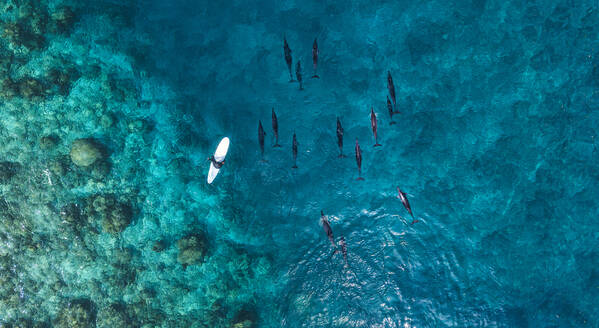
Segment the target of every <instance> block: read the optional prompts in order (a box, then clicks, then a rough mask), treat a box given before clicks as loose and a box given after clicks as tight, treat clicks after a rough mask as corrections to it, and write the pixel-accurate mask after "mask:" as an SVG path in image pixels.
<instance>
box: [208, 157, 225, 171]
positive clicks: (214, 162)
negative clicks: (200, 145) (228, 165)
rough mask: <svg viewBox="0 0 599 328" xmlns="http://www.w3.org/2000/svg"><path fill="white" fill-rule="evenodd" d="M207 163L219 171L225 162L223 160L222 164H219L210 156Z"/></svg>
mask: <svg viewBox="0 0 599 328" xmlns="http://www.w3.org/2000/svg"><path fill="white" fill-rule="evenodd" d="M208 160H209V161H211V162H212V165H214V167H215V168H217V169H220V168H221V167H223V165H225V161H224V160H223V161H222V162H219V161H217V160H215V159H214V156H210V157H209V158H208Z"/></svg>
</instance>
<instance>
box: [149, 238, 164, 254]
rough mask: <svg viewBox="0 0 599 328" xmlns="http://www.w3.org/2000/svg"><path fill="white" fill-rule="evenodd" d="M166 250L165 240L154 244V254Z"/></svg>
mask: <svg viewBox="0 0 599 328" xmlns="http://www.w3.org/2000/svg"><path fill="white" fill-rule="evenodd" d="M165 249H166V243H165V242H164V240H158V241H156V242H154V245H152V250H153V251H154V252H162V251H163V250H165Z"/></svg>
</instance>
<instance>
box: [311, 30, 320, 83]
mask: <svg viewBox="0 0 599 328" xmlns="http://www.w3.org/2000/svg"><path fill="white" fill-rule="evenodd" d="M312 63H313V64H314V75H312V78H313V79H315V78H316V79H318V78H320V76H318V74H317V73H316V68H318V43H317V42H316V38H315V39H314V43H313V44H312Z"/></svg>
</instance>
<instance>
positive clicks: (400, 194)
mask: <svg viewBox="0 0 599 328" xmlns="http://www.w3.org/2000/svg"><path fill="white" fill-rule="evenodd" d="M397 198H399V199H400V200H401V203H402V204H403V206H404V207H405V208H406V210H408V213H410V215H411V216H412V219H414V214H412V208H411V207H410V202H409V201H408V198H407V197H406V193H405V192H403V191H401V189H399V187H397ZM416 222H417V220H414V221H412V224H414V223H416Z"/></svg>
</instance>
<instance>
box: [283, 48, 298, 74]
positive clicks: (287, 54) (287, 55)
mask: <svg viewBox="0 0 599 328" xmlns="http://www.w3.org/2000/svg"><path fill="white" fill-rule="evenodd" d="M283 50H284V51H285V62H286V63H287V68H289V77H290V80H289V82H295V80H294V79H293V74H292V73H291V66H292V63H293V59H292V58H291V49H290V48H289V44H288V43H287V39H286V38H285V37H283Z"/></svg>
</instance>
